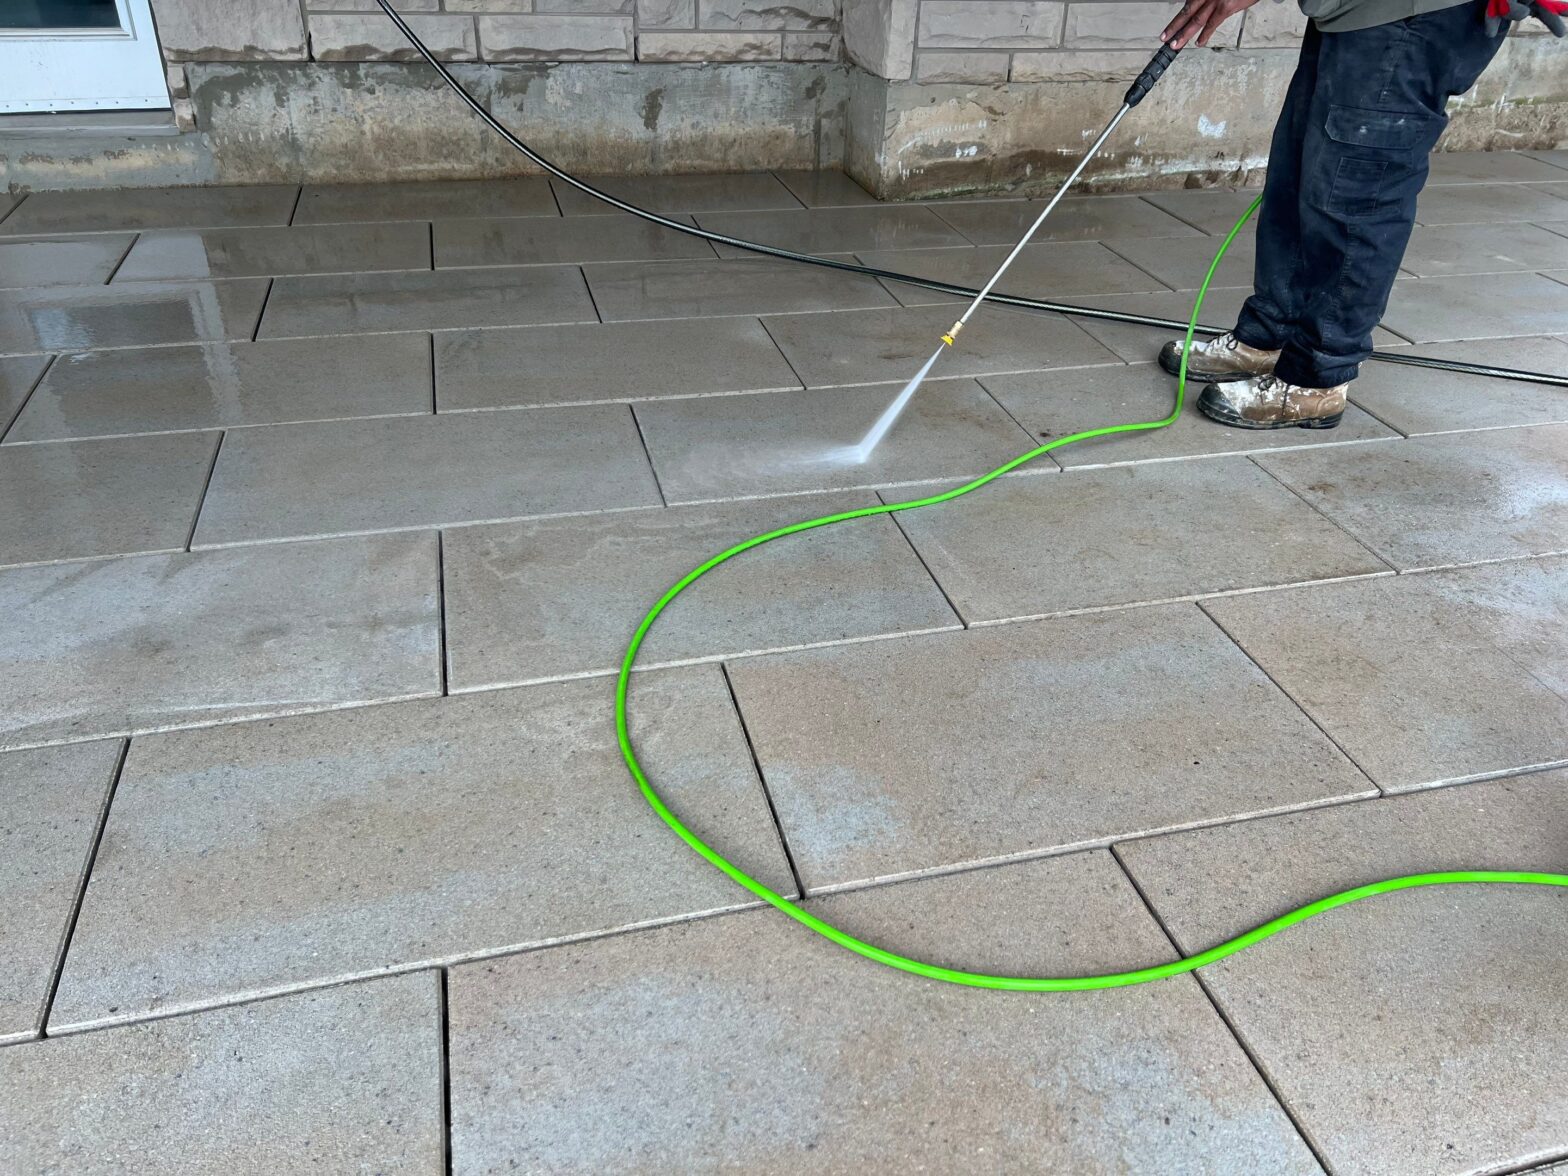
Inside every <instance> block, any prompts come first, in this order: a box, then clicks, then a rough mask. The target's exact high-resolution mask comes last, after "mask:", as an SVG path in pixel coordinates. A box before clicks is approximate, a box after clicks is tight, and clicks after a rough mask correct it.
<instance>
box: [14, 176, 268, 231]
mask: <svg viewBox="0 0 1568 1176" xmlns="http://www.w3.org/2000/svg"><path fill="white" fill-rule="evenodd" d="M298 197H299V188H297V187H296V186H295V185H293V184H260V185H256V186H254V187H228V188H219V187H210V188H93V189H81V190H77V191H71V192H34V193H33V194H32V195H31V196H29V197H28V198H27V199H26V200H25V201H23V205H24V206H23V207H21V208H18V209H17V210H16V211H15V212H13V213H12V214H11V215H10V216H8V217H6V218H5V220H4V221H3V222H0V235H11V234H23V233H35V234H36V233H112V232H125V231H126V230H129V229H219V228H227V227H230V226H235V225H286V224H288V223H289V216H290V214H291V213H293V211H294V202H295V200H296V199H298Z"/></svg>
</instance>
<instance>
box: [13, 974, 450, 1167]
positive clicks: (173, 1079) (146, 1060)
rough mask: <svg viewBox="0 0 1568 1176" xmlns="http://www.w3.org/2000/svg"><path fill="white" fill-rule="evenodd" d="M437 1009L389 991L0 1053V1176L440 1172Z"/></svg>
mask: <svg viewBox="0 0 1568 1176" xmlns="http://www.w3.org/2000/svg"><path fill="white" fill-rule="evenodd" d="M441 1086H442V1058H441V1003H440V989H439V987H438V982H437V978H436V976H435V975H434V974H433V973H428V972H427V973H422V974H420V975H415V976H398V977H394V978H391V979H385V980H374V981H370V982H368V983H365V984H353V985H347V986H344V987H342V988H332V989H328V990H326V991H324V992H307V993H302V994H299V995H297V996H289V997H284V998H283V999H280V1000H269V1001H262V1002H260V1003H258V1004H250V1005H242V1006H240V1007H238V1008H232V1009H212V1010H209V1011H207V1012H202V1013H198V1014H196V1015H194V1016H190V1017H172V1018H169V1019H167V1020H162V1021H152V1022H148V1023H146V1024H142V1025H131V1026H127V1027H125V1028H123V1029H115V1030H111V1031H109V1032H107V1033H90V1034H86V1035H84V1036H81V1037H65V1038H56V1039H51V1040H49V1041H41V1042H38V1043H36V1044H33V1045H25V1046H19V1047H16V1048H13V1049H8V1050H5V1051H4V1052H0V1100H3V1102H4V1103H5V1105H6V1107H7V1108H8V1109H9V1110H13V1111H16V1112H17V1113H16V1114H15V1116H14V1117H12V1116H8V1118H10V1122H9V1123H8V1124H7V1126H8V1128H9V1130H7V1131H5V1132H0V1168H4V1169H5V1170H7V1171H10V1172H24V1171H26V1172H53V1171H70V1172H79V1173H84V1174H88V1176H95V1174H99V1173H102V1174H104V1176H108V1174H110V1173H113V1174H114V1176H121V1174H128V1176H159V1174H161V1173H164V1172H200V1173H219V1172H224V1173H254V1174H257V1176H260V1174H261V1173H264V1172H298V1171H302V1170H305V1169H307V1168H313V1167H314V1168H320V1169H321V1170H323V1171H333V1172H360V1171H365V1172H387V1173H393V1172H396V1173H404V1172H407V1173H424V1174H426V1176H435V1174H437V1173H440V1172H442V1171H443V1170H444V1169H445V1157H444V1151H445V1147H444V1141H443V1138H442V1134H443V1124H442V1116H441V1100H442V1094H441Z"/></svg>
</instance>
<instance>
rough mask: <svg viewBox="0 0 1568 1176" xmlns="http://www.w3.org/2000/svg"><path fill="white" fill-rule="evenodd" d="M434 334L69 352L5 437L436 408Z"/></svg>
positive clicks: (75, 434) (59, 436) (218, 425)
mask: <svg viewBox="0 0 1568 1176" xmlns="http://www.w3.org/2000/svg"><path fill="white" fill-rule="evenodd" d="M430 389H431V376H430V341H429V340H428V339H427V338H425V337H424V336H423V335H393V336H381V335H364V336H354V335H344V336H340V337H335V338H321V339H279V340H270V341H268V340H264V341H262V342H260V343H244V342H241V343H208V344H203V345H201V346H196V347H159V348H138V349H127V350H123V351H82V352H76V353H74V354H71V355H62V356H60V358H59V359H57V360H56V361H55V362H54V365H53V366H52V367H51V368H50V369H49V373H48V375H47V376H46V377H45V378H44V380H43V383H42V384H40V385H39V387H38V390H37V391H36V392H35V393H34V394H33V397H32V399H31V400H30V401H29V402H28V405H27V407H26V409H25V410H24V411H23V412H22V414H21V415H20V416H19V417H18V418H17V421H16V425H15V426H14V427H13V428H12V430H11V432H10V433H8V434H7V435H6V440H7V441H8V442H14V441H52V440H59V439H62V438H69V437H106V436H115V435H120V434H126V433H162V432H178V431H182V430H188V429H217V428H229V427H236V426H241V425H269V424H280V423H284V422H288V421H308V420H333V419H337V418H342V417H364V416H393V415H402V414H418V413H428V412H429V411H430Z"/></svg>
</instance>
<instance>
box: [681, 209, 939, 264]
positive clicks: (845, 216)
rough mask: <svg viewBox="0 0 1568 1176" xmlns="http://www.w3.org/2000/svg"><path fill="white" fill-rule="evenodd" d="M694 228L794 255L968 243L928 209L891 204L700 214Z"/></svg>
mask: <svg viewBox="0 0 1568 1176" xmlns="http://www.w3.org/2000/svg"><path fill="white" fill-rule="evenodd" d="M697 223H698V224H699V225H701V226H702V227H703V228H705V229H708V230H710V231H712V232H715V233H723V234H724V235H725V236H727V237H738V238H739V239H741V240H743V241H755V242H756V243H757V244H759V245H773V246H776V247H780V248H785V249H793V250H795V251H796V252H798V253H856V252H860V251H862V250H868V249H925V248H940V247H943V246H956V247H959V248H967V247H968V246H969V244H970V242H969V241H967V240H965V239H964V238H963V237H961V236H959V234H958V233H956V232H954V231H953V229H952V228H950V227H949V226H948V224H947V223H946V222H945V221H943V220H942V219H941V218H940V217H938V216H937V215H936V214H935V213H934V212H932V211H931V210H930V209H929V208H923V207H921V206H920V205H907V204H906V205H892V206H880V205H879V206H877V207H874V208H801V209H796V210H794V211H782V212H705V213H702V214H701V215H699V216H698V217H697ZM715 248H716V249H718V251H719V256H721V257H744V256H746V253H745V251H744V250H740V249H736V248H734V247H733V246H729V245H716V246H715Z"/></svg>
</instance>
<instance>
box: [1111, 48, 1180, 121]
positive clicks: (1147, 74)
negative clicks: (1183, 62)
mask: <svg viewBox="0 0 1568 1176" xmlns="http://www.w3.org/2000/svg"><path fill="white" fill-rule="evenodd" d="M1180 52H1181V50H1180V49H1172V48H1171V47H1170V46H1169V45H1161V46H1160V51H1159V52H1158V53H1156V54H1155V55H1154V56H1153V57H1152V58H1150V60H1149V64H1148V65H1146V66H1144V67H1143V72H1142V73H1141V74H1139V75H1138V77H1137V80H1136V81H1134V82H1133V84H1132V86H1131V88H1130V89H1129V90H1128V91H1127V97H1126V98H1124V99H1122V101H1123V102H1125V103H1126V104H1127V105H1128V106H1137V105H1138V103H1140V102H1142V101H1143V99H1144V97H1145V96H1146V95H1147V94H1148V93H1149V91H1150V90H1152V89H1154V83H1155V82H1157V81H1159V80H1160V78H1161V76H1162V75H1163V74H1164V73H1165V71H1166V70H1167V69H1168V68H1170V64H1171V62H1173V61H1175V60H1176V54H1178V53H1180Z"/></svg>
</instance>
